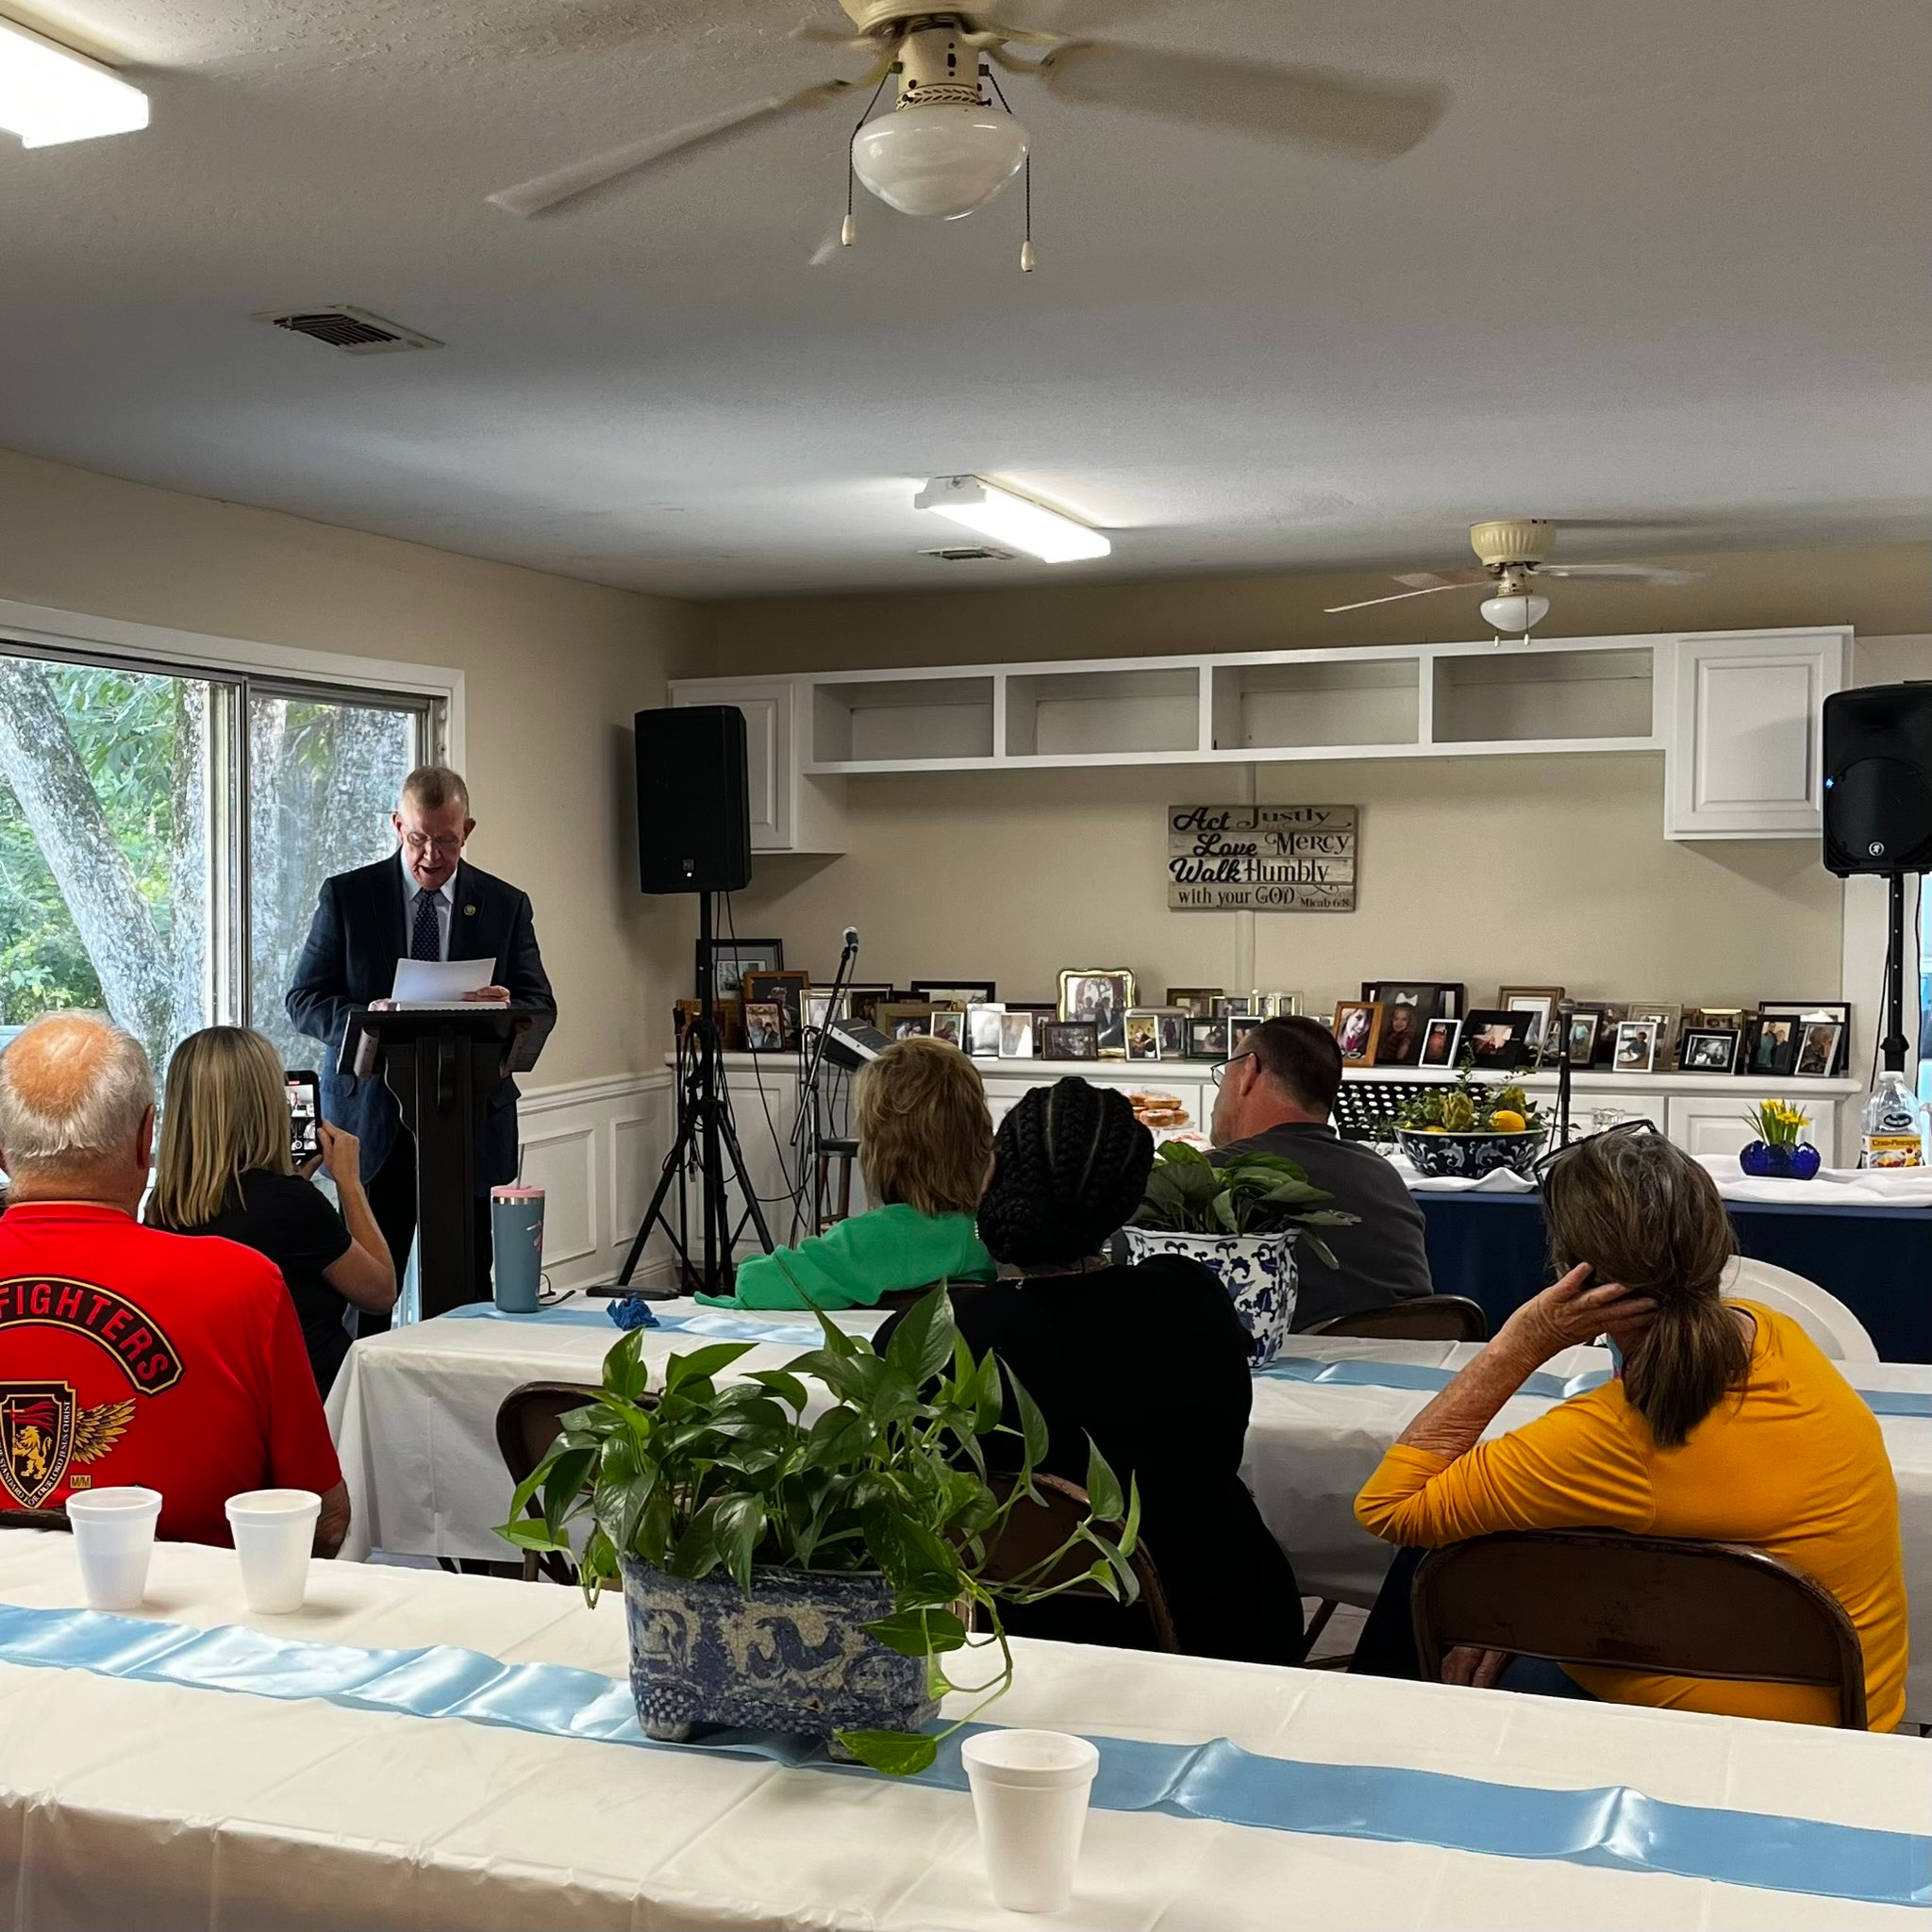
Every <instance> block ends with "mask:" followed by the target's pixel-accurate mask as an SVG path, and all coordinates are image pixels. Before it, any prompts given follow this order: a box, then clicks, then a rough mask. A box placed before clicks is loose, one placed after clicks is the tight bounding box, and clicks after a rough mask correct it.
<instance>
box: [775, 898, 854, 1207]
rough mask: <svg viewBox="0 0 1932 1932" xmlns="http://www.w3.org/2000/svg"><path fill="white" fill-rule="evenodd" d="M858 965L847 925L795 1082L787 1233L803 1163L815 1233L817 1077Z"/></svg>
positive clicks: (799, 1200) (799, 1199) (799, 1201)
mask: <svg viewBox="0 0 1932 1932" xmlns="http://www.w3.org/2000/svg"><path fill="white" fill-rule="evenodd" d="M857 965H858V927H857V926H856V925H848V926H847V927H846V928H845V946H844V950H843V951H842V952H841V954H840V955H839V970H838V972H837V973H835V974H833V975H832V993H831V998H830V1000H829V1001H828V1003H827V1004H826V1007H825V1022H824V1025H823V1026H819V1027H815V1028H814V1029H813V1032H812V1042H811V1051H810V1053H809V1054H808V1057H807V1058H806V1062H805V1072H804V1073H803V1074H801V1075H800V1077H799V1082H798V1114H797V1117H796V1118H795V1119H794V1120H793V1121H792V1123H791V1141H790V1143H789V1144H790V1145H791V1147H792V1148H793V1149H795V1150H796V1152H797V1156H798V1178H799V1183H800V1186H799V1191H798V1193H797V1194H796V1195H794V1196H793V1198H792V1209H791V1232H792V1235H793V1236H794V1238H795V1237H796V1235H797V1233H798V1224H799V1217H800V1215H801V1214H802V1213H803V1212H804V1206H805V1204H804V1199H803V1196H804V1193H805V1188H804V1181H805V1172H806V1162H807V1161H809V1162H810V1163H811V1228H810V1232H811V1233H813V1234H817V1233H818V1232H819V1219H820V1215H821V1213H822V1211H823V1209H824V1202H823V1201H822V1200H821V1199H820V1198H819V1160H818V1149H819V1140H820V1134H819V1077H820V1074H821V1072H822V1070H823V1069H824V1060H825V1035H826V1033H827V1032H829V1031H830V1030H831V1025H832V1022H833V1021H834V1020H835V1019H836V1018H837V1017H838V1015H839V1009H840V1007H841V1004H842V1003H843V1001H844V998H845V990H846V988H847V987H848V986H849V985H850V984H851V981H852V974H853V969H854V968H855V967H856V966H857Z"/></svg>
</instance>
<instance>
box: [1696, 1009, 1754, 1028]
mask: <svg viewBox="0 0 1932 1932" xmlns="http://www.w3.org/2000/svg"><path fill="white" fill-rule="evenodd" d="M1744 1020H1745V1013H1744V1009H1743V1008H1742V1007H1686V1008H1684V1030H1685V1032H1687V1033H1688V1032H1690V1031H1691V1028H1692V1027H1695V1028H1696V1029H1697V1031H1698V1032H1700V1033H1741V1032H1743V1030H1744Z"/></svg>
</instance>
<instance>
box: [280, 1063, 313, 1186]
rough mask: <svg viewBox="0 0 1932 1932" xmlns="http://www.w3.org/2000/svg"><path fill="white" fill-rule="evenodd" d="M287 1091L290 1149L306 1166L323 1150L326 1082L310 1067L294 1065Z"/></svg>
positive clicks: (287, 1080) (301, 1164)
mask: <svg viewBox="0 0 1932 1932" xmlns="http://www.w3.org/2000/svg"><path fill="white" fill-rule="evenodd" d="M284 1091H285V1092H286V1093H287V1095H288V1099H289V1152H290V1153H291V1155H292V1156H293V1157H294V1160H295V1165H296V1166H297V1167H302V1166H305V1165H306V1164H307V1163H308V1162H309V1161H311V1160H313V1159H314V1158H315V1157H316V1156H317V1155H318V1154H320V1153H321V1152H322V1134H321V1121H322V1082H321V1081H320V1080H319V1079H318V1078H317V1077H316V1075H315V1074H314V1072H313V1071H312V1070H311V1069H309V1068H307V1067H303V1068H291V1070H290V1072H289V1074H288V1075H287V1078H286V1085H285V1088H284Z"/></svg>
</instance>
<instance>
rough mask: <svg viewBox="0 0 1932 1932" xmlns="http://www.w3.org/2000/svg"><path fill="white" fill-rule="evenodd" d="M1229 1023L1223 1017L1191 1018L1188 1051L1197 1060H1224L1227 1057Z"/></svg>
mask: <svg viewBox="0 0 1932 1932" xmlns="http://www.w3.org/2000/svg"><path fill="white" fill-rule="evenodd" d="M1227 1025H1228V1023H1227V1022H1226V1021H1225V1020H1222V1019H1208V1020H1190V1021H1189V1022H1188V1052H1189V1055H1190V1056H1191V1058H1194V1059H1197V1060H1224V1059H1225V1058H1227Z"/></svg>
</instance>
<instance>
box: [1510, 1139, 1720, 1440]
mask: <svg viewBox="0 0 1932 1932" xmlns="http://www.w3.org/2000/svg"><path fill="white" fill-rule="evenodd" d="M1543 1212H1544V1214H1545V1216H1546V1217H1547V1219H1548V1221H1549V1227H1550V1256H1551V1259H1552V1260H1553V1261H1554V1262H1555V1263H1556V1266H1557V1270H1558V1272H1559V1273H1566V1272H1567V1271H1568V1270H1570V1269H1572V1268H1574V1267H1575V1266H1577V1265H1578V1264H1579V1263H1580V1262H1586V1261H1587V1262H1588V1263H1589V1264H1590V1265H1591V1267H1592V1268H1593V1269H1594V1270H1595V1271H1596V1274H1597V1277H1598V1279H1599V1280H1600V1281H1618V1282H1622V1283H1623V1285H1624V1287H1625V1288H1627V1289H1628V1290H1629V1291H1631V1292H1632V1293H1633V1294H1640V1295H1642V1296H1644V1297H1646V1298H1647V1299H1649V1300H1653V1301H1655V1302H1656V1303H1657V1319H1656V1320H1655V1321H1654V1322H1653V1323H1652V1324H1651V1325H1650V1327H1649V1328H1648V1329H1647V1330H1646V1331H1645V1332H1644V1334H1643V1335H1642V1337H1641V1339H1640V1340H1639V1341H1637V1343H1636V1344H1635V1345H1634V1346H1633V1347H1632V1348H1631V1350H1630V1351H1629V1353H1628V1354H1627V1355H1626V1356H1625V1357H1624V1395H1625V1396H1626V1397H1627V1399H1628V1400H1629V1403H1630V1406H1631V1407H1633V1408H1634V1409H1636V1410H1637V1412H1638V1413H1639V1414H1640V1415H1641V1416H1642V1418H1643V1419H1644V1421H1645V1422H1646V1423H1647V1424H1649V1425H1650V1433H1651V1437H1652V1439H1653V1440H1654V1441H1656V1443H1657V1447H1658V1448H1659V1449H1675V1448H1677V1447H1679V1446H1680V1445H1681V1444H1682V1443H1683V1442H1684V1441H1686V1440H1687V1439H1688V1438H1689V1436H1690V1434H1691V1430H1692V1429H1694V1428H1695V1427H1696V1426H1697V1424H1699V1423H1701V1422H1702V1421H1703V1420H1704V1418H1705V1417H1706V1416H1707V1415H1708V1414H1709V1413H1710V1412H1711V1410H1712V1409H1714V1408H1715V1407H1717V1406H1718V1404H1719V1403H1720V1402H1721V1401H1722V1400H1723V1399H1724V1395H1725V1393H1726V1392H1727V1391H1730V1390H1732V1389H1734V1388H1740V1387H1741V1385H1742V1383H1743V1381H1744V1378H1745V1376H1746V1374H1748V1373H1749V1372H1750V1367H1751V1348H1750V1344H1749V1342H1747V1341H1746V1340H1745V1338H1744V1331H1743V1329H1742V1327H1741V1326H1740V1324H1739V1322H1738V1319H1737V1317H1736V1316H1735V1315H1734V1314H1733V1313H1732V1312H1731V1311H1730V1310H1729V1309H1728V1308H1727V1307H1725V1306H1724V1302H1723V1301H1722V1299H1721V1298H1720V1291H1721V1290H1722V1287H1723V1283H1724V1267H1725V1264H1726V1263H1727V1262H1728V1261H1729V1260H1730V1258H1731V1255H1732V1253H1733V1250H1734V1245H1735V1244H1734V1242H1733V1240H1732V1236H1731V1224H1730V1221H1729V1218H1728V1217H1727V1216H1726V1215H1725V1213H1724V1201H1723V1199H1722V1197H1721V1196H1720V1195H1719V1193H1718V1191H1717V1184H1716V1183H1715V1182H1714V1181H1713V1180H1712V1179H1711V1177H1710V1176H1709V1174H1707V1173H1706V1172H1705V1171H1704V1169H1703V1168H1701V1167H1700V1166H1698V1164H1697V1163H1696V1161H1694V1160H1692V1159H1691V1157H1690V1156H1689V1155H1688V1154H1686V1153H1685V1152H1684V1151H1683V1150H1682V1149H1681V1148H1679V1147H1675V1146H1673V1145H1672V1143H1671V1142H1670V1141H1667V1140H1665V1139H1664V1137H1663V1136H1662V1135H1661V1134H1655V1133H1649V1134H1646V1133H1636V1134H1604V1135H1598V1136H1596V1137H1595V1138H1594V1139H1592V1140H1589V1141H1579V1142H1578V1143H1577V1144H1576V1146H1575V1147H1574V1148H1573V1149H1572V1150H1570V1151H1569V1152H1568V1153H1567V1154H1565V1155H1564V1157H1563V1158H1561V1159H1559V1160H1557V1162H1556V1163H1555V1164H1554V1165H1553V1166H1552V1167H1551V1169H1550V1171H1549V1173H1548V1174H1547V1175H1545V1177H1544V1180H1543Z"/></svg>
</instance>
